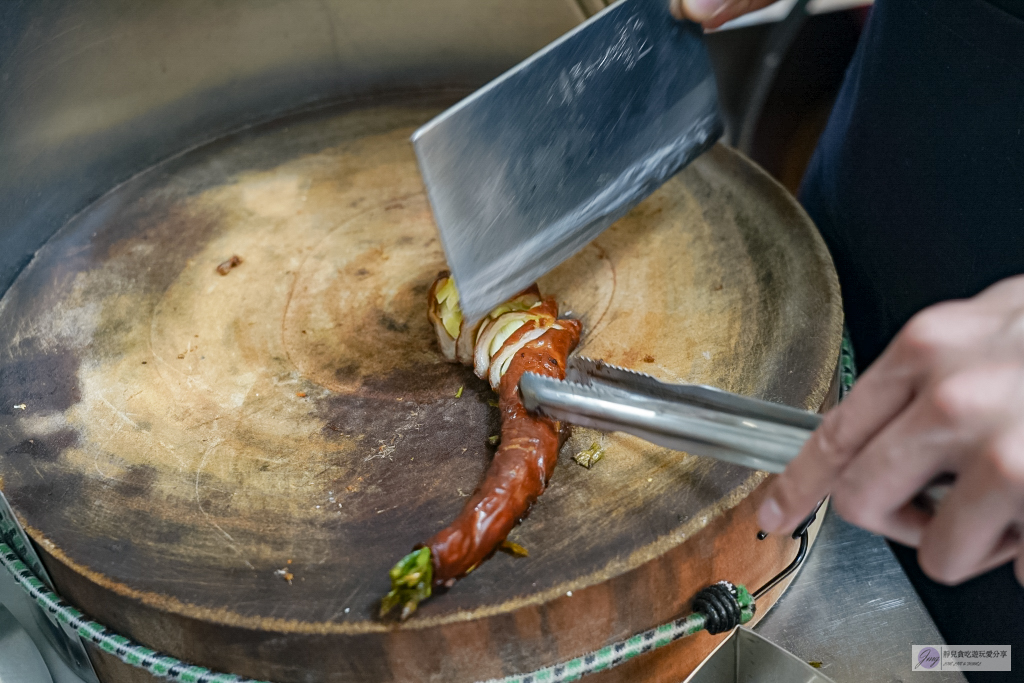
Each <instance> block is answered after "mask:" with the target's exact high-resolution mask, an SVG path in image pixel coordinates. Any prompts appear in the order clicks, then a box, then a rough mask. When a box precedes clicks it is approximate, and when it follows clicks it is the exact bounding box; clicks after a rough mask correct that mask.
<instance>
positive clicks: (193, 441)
mask: <svg viewBox="0 0 1024 683" xmlns="http://www.w3.org/2000/svg"><path fill="white" fill-rule="evenodd" d="M436 110H437V109H436V105H425V104H410V105H406V106H399V105H394V106H380V107H369V108H367V107H364V108H350V109H347V110H344V111H341V112H320V113H316V114H309V115H305V116H303V117H298V118H294V119H291V120H288V121H285V122H280V123H278V124H275V125H273V126H268V127H264V128H260V129H254V130H250V131H246V132H243V133H240V134H238V135H235V136H233V137H230V138H227V139H224V140H221V141H218V142H216V143H213V144H211V145H208V146H206V147H203V148H201V149H198V150H194V151H192V152H189V153H187V154H184V155H182V156H180V157H177V158H174V159H171V160H169V161H167V162H165V163H164V164H161V165H160V166H158V167H156V168H153V169H151V170H150V171H148V172H147V173H144V174H142V175H141V176H139V177H136V178H134V179H132V180H131V181H129V182H127V183H125V184H124V185H122V186H121V187H119V188H116V189H115V190H114V191H112V192H111V193H109V194H108V195H106V196H104V197H103V198H101V199H100V200H98V201H97V202H96V203H95V204H94V205H92V206H91V207H90V208H89V209H87V210H86V211H84V212H83V213H82V214H80V215H79V216H77V217H76V218H75V219H73V220H72V221H71V222H70V223H69V224H68V225H67V226H66V227H65V228H64V229H63V230H61V231H60V232H59V233H58V234H57V235H56V236H55V237H54V238H53V239H52V240H51V241H50V242H49V243H48V244H47V245H46V246H45V247H44V248H43V249H42V250H41V251H40V252H39V253H38V254H37V255H36V257H35V259H34V260H33V261H32V263H31V264H30V265H29V266H28V267H27V268H26V270H25V272H24V273H23V274H22V275H21V277H20V278H19V279H18V281H17V283H16V284H15V285H14V286H13V287H12V289H11V290H10V291H9V292H8V293H7V294H6V296H5V297H4V298H3V300H2V301H0V349H3V353H2V356H0V427H2V429H0V453H3V454H4V455H3V456H2V457H0V475H2V477H3V489H4V492H5V493H6V495H7V496H8V497H9V499H10V501H11V503H12V505H13V506H14V508H15V509H16V510H17V511H18V513H19V515H20V516H21V519H22V521H23V522H24V524H25V525H26V527H27V529H28V530H29V533H30V534H31V535H32V537H33V538H34V539H35V541H36V542H37V543H38V544H39V546H40V548H41V550H42V551H43V554H44V557H45V559H46V562H47V565H48V568H50V569H51V571H52V573H53V574H54V576H55V581H56V582H57V585H58V587H59V588H60V589H61V591H62V592H63V593H64V594H65V595H66V596H67V597H68V598H69V599H70V600H71V601H72V602H74V603H76V604H77V605H78V606H80V607H81V608H82V609H84V610H85V611H87V612H89V613H90V614H92V615H94V616H95V617H96V618H98V619H99V620H101V621H103V622H104V623H106V624H108V625H109V626H110V627H112V628H114V629H116V630H119V631H122V632H124V633H126V634H129V635H131V636H133V637H135V638H137V639H138V640H140V641H142V642H143V643H145V644H147V645H150V646H152V647H154V648H158V649H161V650H165V651H168V652H170V653H172V654H174V655H176V656H179V657H182V658H185V659H187V660H189V661H192V662H195V663H200V664H204V665H207V666H211V667H214V668H218V669H222V670H229V671H232V672H235V673H240V674H246V675H250V676H254V677H260V678H269V679H271V680H275V681H280V682H282V683H284V682H286V681H300V680H301V681H305V680H325V681H342V680H344V681H363V680H365V681H371V680H372V681H387V680H437V681H442V680H443V681H472V680H476V679H484V678H488V677H492V676H497V675H501V674H506V673H513V672H516V671H523V670H528V669H529V668H535V667H539V666H543V665H545V664H550V663H553V662H555V661H557V660H559V659H563V658H566V657H570V656H575V655H578V654H581V653H582V652H584V651H586V650H588V649H591V648H594V647H599V646H601V645H603V644H606V643H607V642H611V641H612V640H614V639H617V638H621V637H625V636H628V635H630V634H632V633H634V632H636V631H637V630H640V629H642V628H646V627H650V626H652V625H654V624H656V623H661V622H663V621H665V620H667V619H668V618H670V617H671V616H672V615H674V614H677V613H679V612H680V611H685V609H686V605H687V603H688V601H689V599H690V598H691V597H692V595H693V594H694V593H695V592H696V591H697V590H698V589H699V588H701V587H702V586H703V585H704V584H705V583H708V582H711V581H714V580H718V579H729V580H733V581H736V582H745V583H749V584H751V585H752V586H753V585H756V583H757V581H761V580H763V579H765V578H767V577H768V576H770V575H771V574H772V573H774V572H775V571H776V570H777V569H778V568H780V567H781V566H784V565H785V564H786V563H787V562H788V560H789V559H790V556H791V554H792V553H793V552H794V548H795V545H794V544H793V543H792V542H788V541H787V539H771V538H770V539H768V540H767V541H764V542H760V543H759V542H757V541H756V540H755V539H754V533H755V532H756V528H755V523H754V521H753V517H752V515H753V512H752V510H753V505H754V503H755V502H756V498H757V495H758V494H756V493H755V491H756V490H758V486H759V484H761V483H762V481H763V480H764V477H765V475H764V474H763V473H757V472H751V471H749V470H745V469H743V468H739V467H733V466H729V465H725V464H721V463H716V462H713V461H710V460H705V459H702V458H697V457H691V456H687V455H685V454H678V453H673V452H670V451H667V450H665V449H661V448H658V447H655V446H652V445H649V444H646V443H644V442H642V441H639V440H637V439H633V438H631V437H626V436H622V435H601V434H597V433H594V432H591V431H588V430H577V431H576V432H575V433H574V434H573V436H572V437H571V438H570V439H569V440H568V442H567V443H566V444H565V446H564V449H563V451H562V457H561V462H560V463H559V466H558V469H557V470H556V473H555V475H554V478H553V482H552V486H551V488H550V490H549V491H548V493H546V494H545V495H544V496H543V497H542V498H541V500H540V501H539V502H538V504H537V505H536V506H535V507H534V509H533V510H532V511H531V513H530V515H529V517H528V519H527V520H526V521H525V522H524V523H523V524H522V525H521V526H520V527H518V528H517V529H516V530H515V531H514V532H513V534H512V536H511V538H512V540H514V541H515V542H517V543H519V544H521V545H523V546H525V547H526V548H527V549H528V550H529V552H530V556H529V558H514V557H511V556H508V555H504V554H498V555H495V556H494V557H493V558H492V559H491V560H489V561H488V562H486V563H484V564H483V565H482V566H481V567H479V568H478V569H477V570H476V571H474V572H473V574H472V575H471V576H470V577H468V578H467V579H466V580H464V581H461V582H460V583H459V584H457V586H456V587H455V588H453V589H452V590H450V591H448V592H446V593H444V594H443V595H439V596H437V597H436V598H435V599H433V600H431V601H430V602H429V603H427V604H425V605H423V607H422V608H421V610H420V612H418V613H417V615H416V616H415V617H414V618H413V619H411V620H410V621H409V622H407V623H405V624H403V625H401V626H397V625H394V624H390V623H381V622H380V621H378V620H377V619H376V618H375V617H374V615H375V611H376V606H377V602H378V600H379V598H380V597H381V595H383V593H384V592H385V591H386V590H387V587H388V579H387V569H388V568H389V567H390V566H391V564H393V562H394V561H395V560H396V559H398V558H399V557H401V556H402V555H403V554H404V553H406V552H407V551H408V550H409V549H410V548H411V547H412V546H413V544H415V543H416V542H418V541H422V540H424V539H425V538H427V537H429V536H430V535H431V534H432V533H434V532H435V531H436V530H437V529H439V528H440V527H441V526H443V525H444V524H445V523H446V521H447V520H450V519H451V518H453V517H454V515H455V514H456V512H457V511H458V510H459V508H460V507H461V505H462V503H463V501H464V497H465V496H466V495H467V494H468V493H469V492H471V491H472V490H473V488H474V486H475V485H476V484H477V482H478V481H479V480H480V479H481V477H482V474H483V472H484V470H485V469H486V467H487V465H488V461H489V458H490V456H491V454H492V453H493V448H494V447H493V446H491V445H490V444H489V443H488V437H489V436H491V435H493V434H497V432H498V422H497V411H496V409H495V408H493V407H492V406H491V405H489V403H488V401H489V400H491V399H492V398H493V395H492V393H491V392H490V391H489V389H488V388H487V387H486V385H485V384H484V383H483V382H481V381H479V380H477V379H476V378H475V377H473V376H472V374H471V373H470V372H469V371H468V370H467V369H464V368H461V367H458V366H453V365H449V364H447V363H445V362H444V361H443V360H442V359H441V357H440V355H439V354H438V353H437V351H436V349H435V347H434V343H433V341H432V339H433V336H432V331H431V329H430V326H429V324H428V322H427V320H426V314H425V302H424V297H425V292H426V288H427V286H428V285H429V283H430V281H431V280H432V279H433V277H434V276H435V275H436V273H437V271H438V270H440V269H442V268H443V267H444V258H443V254H442V252H441V249H440V245H439V243H438V240H437V236H436V231H435V228H434V225H433V222H432V218H431V214H430V211H429V207H428V205H427V203H426V200H425V198H424V195H423V191H422V185H421V182H420V179H419V175H418V173H417V171H416V166H415V161H414V158H413V155H412V152H411V149H410V146H409V144H408V142H407V140H408V136H409V134H410V133H411V132H412V130H413V129H414V128H415V126H416V125H417V124H419V123H420V122H422V121H424V120H426V119H427V118H428V117H429V116H430V115H431V114H432V113H433V112H434V111H436ZM232 255H238V256H240V257H241V260H242V262H241V264H240V265H238V266H237V267H235V268H233V269H231V270H230V271H229V272H228V274H227V275H221V274H219V273H218V272H217V270H216V267H217V266H218V264H220V263H222V262H223V261H225V260H227V259H229V258H230V257H231V256H232ZM541 287H542V290H543V291H544V292H546V293H550V294H553V295H555V296H557V298H558V299H559V301H560V302H561V304H562V307H563V310H570V311H572V312H573V314H574V315H577V316H579V317H581V318H582V320H583V322H584V325H585V333H584V337H583V342H582V344H581V347H580V351H581V352H582V353H585V354H587V355H590V356H593V357H596V358H603V359H605V360H607V361H609V362H612V363H616V364H620V365H624V366H627V367H631V368H635V369H638V370H643V371H645V372H649V373H651V374H654V375H656V376H658V377H660V378H662V379H666V380H672V381H691V382H701V383H708V384H713V385H716V386H719V387H722V388H724V389H729V390H732V391H738V392H741V393H747V394H752V395H756V396H760V397H762V398H768V399H772V400H777V401H782V402H786V403H789V404H792V405H798V406H802V407H806V408H812V409H813V408H817V407H818V406H819V405H820V404H821V402H822V401H823V399H824V398H825V394H826V391H827V389H828V386H829V382H830V380H831V377H832V371H833V368H834V366H835V362H836V358H837V355H838V350H839V342H840V333H841V325H842V321H841V310H840V303H839V291H838V285H837V282H836V278H835V274H834V272H833V270H832V266H831V261H830V260H829V257H828V255H827V252H826V251H825V248H824V246H823V244H822V242H821V240H820V238H819V237H818V235H817V233H816V231H815V230H814V228H813V226H812V225H811V223H810V221H809V220H808V219H807V217H806V216H805V215H804V214H803V212H802V211H801V210H800V209H799V207H798V206H797V205H796V204H795V202H794V201H793V200H792V198H790V197H789V196H788V195H786V194H785V192H784V191H783V190H781V189H780V188H779V187H778V186H777V185H776V184H775V183H774V182H773V181H771V180H770V179H769V178H768V177H767V176H766V175H764V174H763V172H761V171H760V170H758V169H756V168H755V167H754V166H753V165H752V164H750V163H749V162H748V161H746V160H744V159H742V158H741V157H740V156H739V155H737V154H736V153H735V152H732V151H730V150H728V149H727V148H724V147H721V146H719V147H716V148H715V149H714V150H712V151H711V152H710V153H708V154H707V155H705V156H704V157H702V158H701V159H699V160H698V161H697V162H696V163H694V164H693V165H692V166H691V167H690V168H688V169H687V170H685V171H684V172H682V173H681V174H679V175H678V176H677V177H676V178H674V179H672V180H671V181H669V182H668V183H667V184H666V185H665V186H664V187H663V188H662V189H661V190H659V191H658V192H656V193H655V194H654V195H653V196H652V197H650V198H649V199H648V200H647V201H645V202H643V203H642V204H641V205H640V206H638V207H637V208H636V209H634V210H633V211H632V212H631V213H630V214H629V215H628V216H626V217H625V218H623V219H622V220H621V221H619V222H618V223H616V224H615V225H614V226H613V227H612V228H610V229H609V230H608V231H607V232H606V233H604V234H603V235H601V236H600V237H599V238H598V239H597V240H595V241H594V242H593V243H592V244H591V245H590V246H588V247H587V248H586V249H585V250H584V251H583V252H582V253H580V254H579V255H578V256H576V257H574V258H573V259H571V260H570V261H569V262H567V263H566V264H564V265H563V266H562V267H560V268H559V269H558V270H557V271H555V272H554V273H552V274H551V275H549V276H548V277H546V278H545V279H544V280H543V281H542V282H541ZM460 388H461V389H462V394H461V397H459V398H456V394H457V393H458V391H459V389H460ZM595 441H596V442H598V443H600V444H601V445H602V446H603V447H604V448H605V450H606V456H605V459H604V460H602V461H601V462H600V463H598V465H597V466H596V467H594V468H593V469H591V470H585V469H583V468H581V467H579V466H578V465H576V464H575V463H574V462H573V461H572V457H571V456H572V455H573V454H574V453H575V452H578V451H579V450H583V449H585V448H587V447H589V446H590V445H591V444H592V443H593V442H595ZM752 493H753V494H754V497H751V495H752ZM744 501H746V505H745V507H744V506H741V503H744ZM747 508H749V509H747ZM741 509H742V510H745V512H744V513H743V514H739V513H738V512H737V511H738V510H741ZM722 539H729V540H728V548H731V550H728V551H727V548H723V547H722V543H723V542H724V541H723V540H722ZM282 569H283V570H287V572H288V573H289V574H291V575H292V577H293V578H292V580H291V581H290V582H289V581H286V580H285V578H283V577H282V576H281V574H282V572H280V571H279V570H282ZM570 593H571V594H572V595H570ZM711 640H713V639H711ZM103 667H107V668H109V671H112V672H113V673H110V672H108V673H106V674H105V676H106V677H107V678H108V680H111V681H113V680H128V679H127V678H124V676H126V675H127V674H119V673H117V671H119V670H120V669H118V667H117V666H114V665H109V666H108V664H104V665H103ZM111 667H112V668H111Z"/></svg>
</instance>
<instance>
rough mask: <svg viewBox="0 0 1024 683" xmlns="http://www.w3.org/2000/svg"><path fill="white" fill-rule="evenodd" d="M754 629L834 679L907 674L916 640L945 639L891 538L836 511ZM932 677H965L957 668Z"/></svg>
mask: <svg viewBox="0 0 1024 683" xmlns="http://www.w3.org/2000/svg"><path fill="white" fill-rule="evenodd" d="M754 630H755V631H756V632H757V633H759V634H760V635H762V636H764V637H765V638H767V639H768V640H771V641H772V642H774V643H775V644H777V645H779V646H781V647H783V648H785V649H786V650H789V651H790V652H792V653H793V654H795V655H797V656H798V657H800V658H801V659H803V660H805V661H808V662H812V661H814V662H821V664H822V666H821V671H822V673H824V674H826V675H827V676H829V677H830V678H831V679H832V680H834V681H835V683H861V682H862V681H870V682H871V683H888V682H890V681H892V682H895V681H906V680H908V678H909V677H910V673H911V669H910V662H911V659H910V646H911V645H914V644H917V645H939V644H944V643H945V641H944V640H943V639H942V636H940V635H939V632H938V629H936V627H935V623H934V622H933V621H932V619H931V617H930V616H929V615H928V612H927V611H926V610H925V608H924V605H923V604H922V603H921V600H920V598H918V597H917V593H915V592H914V589H913V587H912V586H911V584H910V581H909V580H908V579H907V577H906V575H905V574H904V573H903V569H902V568H901V567H900V565H899V562H897V561H896V557H895V556H894V555H893V554H892V551H891V550H889V546H888V545H886V543H885V541H884V540H883V539H882V538H881V537H880V536H875V535H873V534H870V533H868V532H867V531H864V530H862V529H858V528H857V527H854V526H852V525H850V524H847V523H846V522H844V521H843V520H842V519H840V517H839V516H838V515H836V514H835V513H833V512H828V513H827V516H826V518H825V521H824V522H823V523H822V525H821V530H820V531H819V533H818V540H817V542H815V544H814V546H813V548H812V549H811V552H810V554H809V556H808V558H807V561H806V562H805V563H804V566H803V567H802V568H801V569H800V574H799V575H797V577H796V579H795V580H794V581H793V583H792V584H791V585H790V587H789V589H788V590H787V591H786V592H785V593H784V594H783V596H782V598H781V599H780V600H779V601H778V603H776V605H775V607H774V608H773V609H772V611H771V612H769V613H768V614H767V615H766V616H765V618H764V619H763V620H762V621H761V622H760V623H759V624H758V625H757V626H756V627H755V628H754ZM927 678H928V681H929V682H930V683H964V682H965V681H966V679H965V678H964V676H963V674H961V673H960V672H958V671H943V672H929V675H928V677H927Z"/></svg>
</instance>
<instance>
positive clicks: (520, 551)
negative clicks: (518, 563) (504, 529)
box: [498, 539, 530, 557]
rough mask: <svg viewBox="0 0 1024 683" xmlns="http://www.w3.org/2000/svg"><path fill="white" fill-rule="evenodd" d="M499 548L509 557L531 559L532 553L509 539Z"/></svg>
mask: <svg viewBox="0 0 1024 683" xmlns="http://www.w3.org/2000/svg"><path fill="white" fill-rule="evenodd" d="M498 547H499V548H501V549H502V550H504V551H505V552H507V553H508V554H509V555H514V556H515V557H529V556H530V553H529V552H527V550H526V548H524V547H523V546H521V545H519V544H518V543H513V542H512V541H510V540H508V539H505V540H504V541H502V542H501V545H500V546H498Z"/></svg>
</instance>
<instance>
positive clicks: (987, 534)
mask: <svg viewBox="0 0 1024 683" xmlns="http://www.w3.org/2000/svg"><path fill="white" fill-rule="evenodd" d="M1022 514H1024V427H1016V428H1011V429H1010V430H1009V431H1007V432H1005V433H1003V434H1002V435H1001V436H999V437H997V438H996V439H994V440H993V441H991V442H990V443H989V445H988V446H986V447H985V448H983V449H981V450H980V452H977V453H975V454H974V457H972V458H971V459H970V462H969V464H968V465H967V466H966V467H964V468H963V469H962V470H961V472H960V474H959V476H958V478H957V482H956V485H954V487H953V489H952V491H950V492H949V494H948V495H947V496H946V498H945V499H944V500H943V501H942V503H941V504H940V505H939V507H938V509H937V511H936V513H935V518H934V519H933V520H932V522H931V523H930V524H929V525H928V527H927V528H926V529H925V532H924V534H923V536H922V539H921V544H920V546H919V548H918V561H919V562H920V564H921V569H922V570H924V572H925V573H926V574H927V575H928V576H930V577H931V578H933V579H935V580H936V581H940V582H942V583H947V584H954V583H960V582H961V581H965V580H967V579H969V578H971V577H973V576H977V575H978V574H981V573H983V572H985V571H988V570H989V569H992V568H994V567H997V566H999V565H1001V564H1003V563H1004V562H1008V561H1009V560H1011V559H1013V558H1014V557H1015V556H1017V555H1018V554H1019V553H1020V552H1021V549H1022V544H1021V539H1020V534H1019V532H1018V531H1017V526H1016V525H1017V523H1018V521H1019V520H1020V519H1021V518H1022ZM1018 571H1019V568H1018Z"/></svg>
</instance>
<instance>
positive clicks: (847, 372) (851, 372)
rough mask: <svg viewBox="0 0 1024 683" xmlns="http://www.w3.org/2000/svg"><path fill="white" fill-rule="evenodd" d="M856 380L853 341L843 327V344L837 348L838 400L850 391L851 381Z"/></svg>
mask: <svg viewBox="0 0 1024 683" xmlns="http://www.w3.org/2000/svg"><path fill="white" fill-rule="evenodd" d="M856 381H857V365H856V364H855V363H854V362H853V342H851V341H850V331H849V330H847V329H846V328H843V345H842V346H841V347H840V349H839V400H840V401H842V400H843V399H844V398H846V395H847V394H848V393H850V389H851V388H852V387H853V383H854V382H856Z"/></svg>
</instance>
